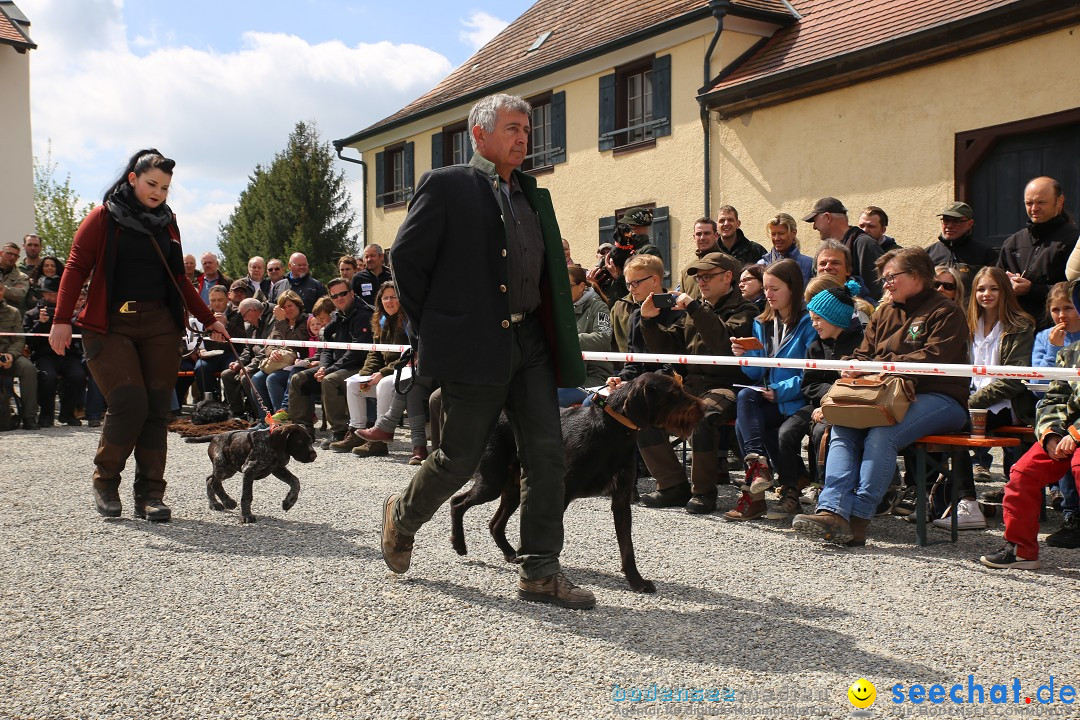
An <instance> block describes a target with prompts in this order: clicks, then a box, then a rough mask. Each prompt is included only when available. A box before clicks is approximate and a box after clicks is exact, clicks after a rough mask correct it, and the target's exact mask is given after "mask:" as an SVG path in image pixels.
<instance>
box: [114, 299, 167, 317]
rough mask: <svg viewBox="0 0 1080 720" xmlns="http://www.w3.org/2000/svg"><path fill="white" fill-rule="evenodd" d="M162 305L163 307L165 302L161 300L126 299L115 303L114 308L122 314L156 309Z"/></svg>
mask: <svg viewBox="0 0 1080 720" xmlns="http://www.w3.org/2000/svg"><path fill="white" fill-rule="evenodd" d="M163 307H165V303H164V302H162V301H161V300H127V301H125V302H122V303H117V305H116V310H117V312H119V313H120V314H122V315H129V314H131V313H140V312H147V311H148V310H158V309H160V308H163Z"/></svg>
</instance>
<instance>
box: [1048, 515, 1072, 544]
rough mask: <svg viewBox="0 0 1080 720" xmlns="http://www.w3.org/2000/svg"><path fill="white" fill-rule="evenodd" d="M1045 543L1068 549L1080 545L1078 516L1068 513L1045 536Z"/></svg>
mask: <svg viewBox="0 0 1080 720" xmlns="http://www.w3.org/2000/svg"><path fill="white" fill-rule="evenodd" d="M1046 544H1047V545H1049V546H1050V547H1059V548H1069V549H1070V550H1073V549H1076V548H1078V547H1080V518H1078V517H1077V516H1076V515H1070V516H1069V517H1067V518H1065V522H1064V523H1062V525H1061V527H1059V528H1058V529H1057V530H1056V531H1054V532H1053V533H1051V534H1050V535H1049V536H1048V537H1047V538H1046Z"/></svg>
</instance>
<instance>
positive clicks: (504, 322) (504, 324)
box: [502, 320, 510, 328]
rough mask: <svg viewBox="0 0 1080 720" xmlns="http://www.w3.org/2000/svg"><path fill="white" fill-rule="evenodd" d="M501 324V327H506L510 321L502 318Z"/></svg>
mask: <svg viewBox="0 0 1080 720" xmlns="http://www.w3.org/2000/svg"><path fill="white" fill-rule="evenodd" d="M502 326H503V328H508V327H510V321H509V320H503V321H502Z"/></svg>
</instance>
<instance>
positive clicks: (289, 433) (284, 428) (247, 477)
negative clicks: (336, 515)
mask: <svg viewBox="0 0 1080 720" xmlns="http://www.w3.org/2000/svg"><path fill="white" fill-rule="evenodd" d="M313 440H314V438H312V436H311V434H309V433H308V431H307V430H305V429H304V426H303V425H298V424H296V423H288V424H285V425H274V426H272V427H271V428H270V429H269V430H233V431H231V432H226V433H220V434H218V435H209V436H207V437H195V438H187V442H208V443H210V445H209V446H208V447H207V448H206V454H207V455H209V456H210V462H211V463H213V466H214V471H213V472H212V473H210V475H208V476H207V478H206V496H207V498H209V500H210V509H212V510H224V509H225V508H228V509H230V510H232V509H233V508H235V507H236V501H235V500H233V499H232V498H231V497H229V495H228V493H226V492H225V488H224V487H223V486H222V484H221V482H222V480H226V479H228V478H230V477H232V476H233V475H235V474H236V473H237V472H242V473H243V474H244V484H243V488H242V491H241V494H240V516H241V518H240V519H241V522H245V523H251V522H255V516H254V515H252V514H251V496H252V484H253V483H254V482H255V481H256V480H261V479H262V478H264V477H266V476H268V475H273V476H274V477H276V478H277V479H278V480H281V481H282V482H284V483H285V484H287V485H288V486H289V492H288V493H286V494H285V499H284V500H282V501H281V509H282V510H288V509H289V508H291V507H292V506H293V505H295V504H296V500H297V498H298V497H299V496H300V480H299V478H297V477H296V476H295V475H293V474H292V473H291V472H289V469H288V468H287V467H285V466H286V465H288V464H289V460H290V459H295V460H297V461H299V462H302V463H309V462H312V461H314V460H315V458H316V453H315V448H314V447H312V442H313Z"/></svg>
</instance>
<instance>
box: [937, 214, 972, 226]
mask: <svg viewBox="0 0 1080 720" xmlns="http://www.w3.org/2000/svg"><path fill="white" fill-rule="evenodd" d="M967 221H968V218H963V217H950V216H948V215H942V216H941V224H942V225H963V224H964V223H966V222H967Z"/></svg>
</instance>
